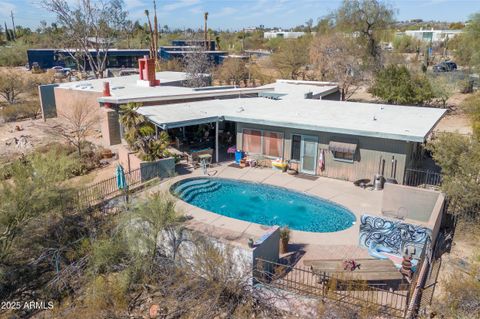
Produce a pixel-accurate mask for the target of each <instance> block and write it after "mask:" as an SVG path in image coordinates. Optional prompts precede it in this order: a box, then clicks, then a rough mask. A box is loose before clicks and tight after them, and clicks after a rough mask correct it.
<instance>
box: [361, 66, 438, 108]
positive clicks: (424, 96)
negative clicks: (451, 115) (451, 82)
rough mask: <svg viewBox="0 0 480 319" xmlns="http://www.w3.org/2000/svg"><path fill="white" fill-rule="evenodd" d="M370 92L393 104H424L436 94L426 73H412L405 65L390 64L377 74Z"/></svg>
mask: <svg viewBox="0 0 480 319" xmlns="http://www.w3.org/2000/svg"><path fill="white" fill-rule="evenodd" d="M369 92H370V93H372V94H373V95H374V96H376V97H379V98H380V99H382V100H383V101H385V102H387V103H391V104H404V105H409V104H410V105H412V104H417V105H418V104H424V103H427V102H429V101H431V100H432V99H433V98H434V97H435V96H434V92H433V90H432V86H431V85H430V82H429V81H428V79H427V78H426V77H425V76H424V75H420V74H418V75H415V74H414V75H412V74H411V73H410V71H409V70H408V69H407V68H406V67H405V66H397V65H393V64H392V65H389V66H387V67H386V68H384V69H382V70H380V71H379V72H378V73H377V74H376V75H375V80H374V83H373V85H372V86H371V87H370V89H369Z"/></svg>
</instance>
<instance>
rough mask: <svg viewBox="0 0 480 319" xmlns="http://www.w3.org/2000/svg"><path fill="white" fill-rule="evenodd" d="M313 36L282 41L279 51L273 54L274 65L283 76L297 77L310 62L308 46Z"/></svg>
mask: <svg viewBox="0 0 480 319" xmlns="http://www.w3.org/2000/svg"><path fill="white" fill-rule="evenodd" d="M310 39H311V37H308V36H305V37H301V38H298V39H288V40H285V41H283V42H281V44H280V47H279V49H278V51H277V52H275V53H274V54H272V62H273V65H274V66H275V67H276V68H277V69H278V71H279V72H280V74H281V75H282V76H283V77H286V78H289V79H293V80H295V79H297V77H298V76H299V75H300V71H301V69H302V68H303V67H305V66H306V65H307V64H308V62H309V58H308V47H309V42H310Z"/></svg>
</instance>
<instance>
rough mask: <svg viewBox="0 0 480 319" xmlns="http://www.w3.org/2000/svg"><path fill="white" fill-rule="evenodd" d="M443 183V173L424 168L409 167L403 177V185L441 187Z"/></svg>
mask: <svg viewBox="0 0 480 319" xmlns="http://www.w3.org/2000/svg"><path fill="white" fill-rule="evenodd" d="M441 184H442V174H441V173H438V172H435V171H431V170H424V169H413V168H407V169H406V170H405V175H404V177H403V185H407V186H415V187H423V188H429V187H439V186H440V185H441Z"/></svg>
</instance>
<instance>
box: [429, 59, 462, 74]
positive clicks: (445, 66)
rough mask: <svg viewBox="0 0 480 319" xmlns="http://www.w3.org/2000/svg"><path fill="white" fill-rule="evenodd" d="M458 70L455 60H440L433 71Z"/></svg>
mask: <svg viewBox="0 0 480 319" xmlns="http://www.w3.org/2000/svg"><path fill="white" fill-rule="evenodd" d="M456 70H457V64H456V63H455V62H453V61H444V62H440V63H438V64H436V65H434V66H433V72H452V71H456Z"/></svg>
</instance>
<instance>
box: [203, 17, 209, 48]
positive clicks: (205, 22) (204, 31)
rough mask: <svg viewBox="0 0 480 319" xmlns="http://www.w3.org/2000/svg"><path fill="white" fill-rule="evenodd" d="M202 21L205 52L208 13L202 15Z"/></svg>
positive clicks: (206, 46)
mask: <svg viewBox="0 0 480 319" xmlns="http://www.w3.org/2000/svg"><path fill="white" fill-rule="evenodd" d="M203 20H204V29H203V36H204V38H205V51H207V48H208V43H207V20H208V12H205V13H204V14H203Z"/></svg>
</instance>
